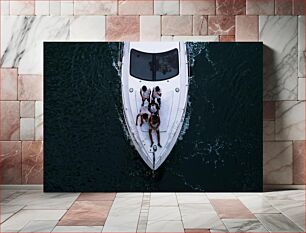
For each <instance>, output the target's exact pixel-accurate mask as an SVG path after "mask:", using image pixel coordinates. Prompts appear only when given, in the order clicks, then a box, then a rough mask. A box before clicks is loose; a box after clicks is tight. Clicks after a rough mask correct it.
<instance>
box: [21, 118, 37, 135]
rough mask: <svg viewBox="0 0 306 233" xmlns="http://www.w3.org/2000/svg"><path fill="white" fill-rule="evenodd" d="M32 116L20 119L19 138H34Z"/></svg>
mask: <svg viewBox="0 0 306 233" xmlns="http://www.w3.org/2000/svg"><path fill="white" fill-rule="evenodd" d="M34 132H35V127H34V118H21V119H20V140H28V141H29V140H34V138H35V136H34Z"/></svg>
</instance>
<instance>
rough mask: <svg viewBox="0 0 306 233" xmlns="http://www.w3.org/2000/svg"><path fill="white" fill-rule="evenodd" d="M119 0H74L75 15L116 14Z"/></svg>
mask: <svg viewBox="0 0 306 233" xmlns="http://www.w3.org/2000/svg"><path fill="white" fill-rule="evenodd" d="M116 14H117V0H109V1H108V0H105V1H74V15H116Z"/></svg>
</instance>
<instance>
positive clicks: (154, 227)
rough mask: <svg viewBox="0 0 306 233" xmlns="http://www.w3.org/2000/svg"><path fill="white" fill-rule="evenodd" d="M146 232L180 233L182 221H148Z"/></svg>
mask: <svg viewBox="0 0 306 233" xmlns="http://www.w3.org/2000/svg"><path fill="white" fill-rule="evenodd" d="M146 232H177V233H179V232H182V233H184V227H183V224H182V221H148V225H147V229H146Z"/></svg>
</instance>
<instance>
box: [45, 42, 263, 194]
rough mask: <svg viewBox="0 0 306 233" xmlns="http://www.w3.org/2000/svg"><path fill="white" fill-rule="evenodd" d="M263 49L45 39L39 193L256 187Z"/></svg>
mask: <svg viewBox="0 0 306 233" xmlns="http://www.w3.org/2000/svg"><path fill="white" fill-rule="evenodd" d="M262 50H263V46H262V43H213V42H154V43H153V42H112V43H107V42H105V43H101V42H99V43H98V42H96V43H94V42H90V43H89V42H88V43H87V42H82V43H77V42H69V43H67V42H45V43H44V87H45V88H44V90H45V92H44V103H45V104H44V111H45V123H44V135H45V146H44V150H45V151H44V156H45V159H44V189H45V191H49V192H59V191H69V192H72V191H77V192H98V191H99V192H107V191H109V192H120V191H135V192H146V191H148V192H154V191H159V192H160V191H162V192H163V191H176V192H180V191H182V192H183V191H184V192H185V191H205V192H208V191H214V192H215V191H223V192H224V191H239V192H244V191H262V188H263V187H262V81H263V80H262V73H263V71H262V63H263V61H262Z"/></svg>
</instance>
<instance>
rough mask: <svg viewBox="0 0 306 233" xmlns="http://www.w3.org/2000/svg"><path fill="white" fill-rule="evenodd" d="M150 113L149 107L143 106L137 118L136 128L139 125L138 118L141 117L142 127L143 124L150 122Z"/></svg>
mask: <svg viewBox="0 0 306 233" xmlns="http://www.w3.org/2000/svg"><path fill="white" fill-rule="evenodd" d="M149 115H150V112H149V110H148V107H147V106H141V108H140V111H139V113H138V115H137V117H136V126H137V125H138V118H139V116H140V126H142V124H143V122H149Z"/></svg>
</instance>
